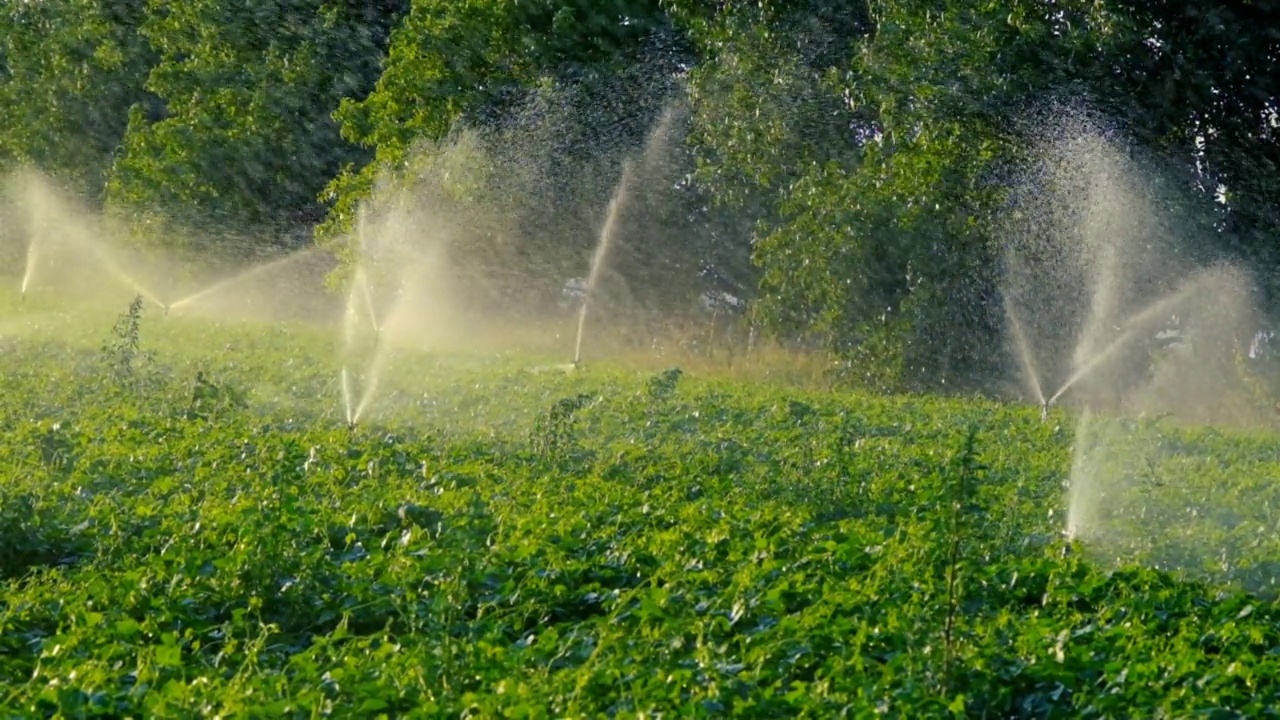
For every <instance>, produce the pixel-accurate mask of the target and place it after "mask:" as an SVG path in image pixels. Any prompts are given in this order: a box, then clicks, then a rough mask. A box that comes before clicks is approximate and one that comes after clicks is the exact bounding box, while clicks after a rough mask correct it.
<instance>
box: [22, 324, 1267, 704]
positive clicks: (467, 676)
mask: <svg viewBox="0 0 1280 720" xmlns="http://www.w3.org/2000/svg"><path fill="white" fill-rule="evenodd" d="M123 309H124V308H123V307H120V308H111V309H110V311H105V310H104V311H103V312H101V313H100V314H98V315H92V314H88V315H85V314H77V315H76V316H74V317H71V318H63V319H62V320H60V321H57V322H56V323H54V324H51V325H50V324H46V325H43V326H42V327H38V328H36V327H32V325H31V324H30V323H29V322H28V321H27V320H22V321H11V322H10V323H9V324H8V325H6V327H8V328H10V330H9V332H11V333H13V332H15V328H16V334H12V335H2V336H0V348H2V349H3V355H0V364H2V365H3V368H2V370H3V372H4V373H5V377H6V384H5V392H3V393H0V423H2V424H3V427H4V428H5V432H4V434H3V436H2V439H0V458H3V460H0V472H2V473H3V476H2V477H3V479H2V480H0V583H2V586H0V587H2V588H3V590H2V591H0V714H3V715H5V716H13V717H28V716H33V715H35V716H50V715H61V716H64V717H107V716H110V717H122V716H147V717H189V716H192V715H217V716H224V717H228V716H243V717H314V716H337V717H377V716H379V715H385V716H388V717H392V716H394V717H434V716H449V717H458V716H469V717H598V716H615V715H626V716H632V717H650V716H654V717H656V716H657V715H658V714H663V715H667V716H669V715H679V716H695V717H696V716H712V715H720V714H727V713H733V714H737V715H742V716H750V717H789V716H801V717H806V716H807V717H828V716H833V715H839V714H841V713H844V714H847V715H852V716H859V717H861V716H871V715H889V716H895V717H936V716H942V715H947V714H952V715H956V716H974V717H982V716H988V717H1051V716H1052V717H1058V716H1065V715H1071V716H1082V717H1131V716H1135V715H1141V716H1150V717H1188V716H1192V715H1197V714H1203V715H1206V716H1209V717H1260V716H1266V715H1267V713H1268V712H1270V713H1272V714H1274V712H1275V711H1274V708H1275V707H1277V705H1280V682H1278V679H1280V675H1278V673H1277V670H1278V669H1280V609H1278V608H1277V607H1276V605H1275V604H1274V602H1273V601H1272V600H1270V599H1269V597H1270V592H1271V588H1272V585H1273V583H1272V582H1271V577H1272V576H1271V573H1270V568H1273V567H1280V566H1277V565H1275V564H1274V563H1276V562H1277V561H1280V542H1277V537H1276V532H1275V522H1274V520H1273V519H1272V518H1271V513H1272V510H1271V508H1273V507H1275V501H1276V499H1277V493H1276V490H1275V489H1274V487H1273V484H1272V483H1271V482H1270V481H1269V479H1268V478H1270V477H1275V471H1276V470H1278V469H1280V467H1277V463H1280V442H1278V441H1277V439H1276V438H1275V437H1273V436H1270V435H1247V434H1240V433H1225V432H1221V431H1216V430H1211V429H1198V430H1197V429H1186V428H1181V429H1179V428H1171V427H1166V426H1164V425H1161V424H1156V423H1146V424H1126V422H1125V421H1111V422H1110V423H1104V424H1102V425H1099V426H1098V428H1099V429H1101V430H1102V431H1103V432H1102V436H1105V437H1107V438H1109V439H1110V440H1109V442H1108V443H1107V444H1106V445H1105V446H1099V447H1103V448H1104V449H1105V450H1106V452H1100V453H1096V454H1095V459H1094V460H1093V461H1092V462H1094V463H1095V464H1096V466H1097V468H1096V471H1097V472H1098V473H1100V474H1102V475H1106V476H1107V477H1125V475H1124V474H1125V473H1130V474H1133V473H1135V472H1137V471H1135V470H1134V468H1142V469H1143V470H1142V472H1145V473H1148V475H1145V476H1143V477H1148V478H1150V481H1149V482H1148V481H1145V480H1144V481H1142V482H1137V481H1126V482H1123V483H1119V482H1117V483H1114V484H1113V485H1112V486H1108V487H1111V488H1112V489H1111V493H1112V494H1111V495H1110V496H1109V500H1108V502H1107V503H1106V504H1105V506H1104V507H1103V509H1102V510H1100V511H1099V513H1100V514H1099V515H1098V518H1099V522H1100V523H1102V524H1101V525H1100V527H1105V528H1106V529H1107V530H1108V534H1107V535H1106V536H1105V537H1102V536H1100V537H1099V539H1098V540H1097V541H1096V542H1092V543H1091V542H1085V543H1082V544H1075V545H1068V544H1066V543H1065V542H1064V541H1063V540H1062V538H1061V529H1062V528H1063V526H1064V512H1065V508H1064V498H1065V494H1064V487H1065V483H1066V481H1067V478H1068V473H1069V470H1070V468H1071V463H1072V456H1071V448H1072V444H1073V442H1074V437H1073V436H1074V433H1073V432H1072V424H1071V418H1070V417H1068V416H1067V415H1065V414H1061V413H1059V414H1056V415H1054V417H1053V418H1052V421H1051V422H1049V423H1041V422H1040V421H1039V411H1038V409H1037V408H1031V407H1022V406H1015V405H1005V404H999V403H994V402H989V401H982V400H961V399H944V398H935V397H874V396H867V395H860V394H855V393H846V392H836V391H817V390H799V389H787V388H783V387H778V386H772V385H767V384H759V383H747V382H741V381H739V380H734V379H732V378H728V377H708V376H704V375H701V374H699V373H696V372H685V373H683V374H676V373H656V372H652V371H650V370H645V371H640V370H635V369H628V368H626V367H625V366H615V367H612V368H610V367H605V366H588V367H587V368H585V369H584V370H582V371H579V372H572V373H561V372H533V371H531V369H530V368H531V367H534V366H536V365H538V364H539V363H540V362H541V360H538V361H537V362H532V361H529V360H527V359H521V358H514V357H499V356H494V355H487V356H463V355H450V356H431V355H418V356H412V357H410V356H404V357H400V358H398V359H397V360H396V361H395V362H394V363H393V364H392V365H391V367H390V372H389V373H388V378H389V379H388V381H387V383H386V385H385V388H386V390H385V394H383V395H380V396H379V397H380V400H379V402H378V403H377V404H376V405H375V406H374V412H373V413H372V414H371V416H370V418H369V422H368V423H367V424H364V425H361V426H359V427H357V428H356V429H355V430H354V431H352V430H349V429H348V428H347V427H346V425H345V423H344V413H343V411H342V409H341V401H340V390H339V388H338V383H337V371H336V357H337V353H336V350H335V344H334V341H333V339H332V338H330V337H328V336H327V335H324V334H321V333H318V332H316V331H314V330H313V329H308V328H305V327H299V326H272V327H271V328H270V331H269V332H268V331H266V330H267V329H266V328H264V327H261V326H252V325H222V326H218V325H216V324H211V323H208V322H205V321H199V320H191V319H183V318H176V317H171V318H164V319H161V318H159V317H155V314H154V313H151V312H149V311H144V312H143V314H142V316H141V318H140V323H139V325H138V329H139V338H140V343H139V346H138V348H137V350H138V352H139V353H140V354H139V355H138V356H136V357H135V358H134V359H133V362H132V363H131V365H130V369H129V370H127V371H124V372H121V371H120V369H119V367H118V366H112V365H110V364H109V363H104V358H102V357H101V354H100V351H99V348H101V347H102V346H103V345H104V344H107V343H108V341H109V340H111V339H112V333H111V327H112V323H113V322H114V321H115V319H116V318H115V316H116V315H117V314H118V313H119V312H120V311H122V310H123ZM24 312H25V313H27V314H26V315H23V316H19V317H25V318H30V317H33V316H36V315H37V314H39V313H40V312H43V311H42V310H41V309H40V308H37V307H32V308H26V309H25V310H24ZM49 322H52V321H49ZM117 339H118V338H117ZM113 353H114V354H113V355H112V358H113V359H116V360H119V349H118V348H117V349H116V350H115V351H113ZM148 353H150V354H148ZM109 359H110V358H109ZM197 372H199V373H201V377H202V379H203V381H204V382H203V383H202V384H200V385H199V387H197V383H196V382H195V377H196V373H197ZM1134 458H1138V459H1139V460H1134ZM1139 474H1140V473H1139ZM1206 508H1208V510H1206ZM1192 509H1197V510H1199V511H1200V512H1199V514H1198V515H1195V516H1191V515H1189V512H1190V510H1192ZM1104 511H1105V512H1104ZM1189 517H1190V518H1191V520H1188V518H1189ZM1104 521H1105V522H1104ZM1171 529H1174V530H1176V532H1172V531H1171ZM1218 556H1221V559H1220V560H1218V561H1216V562H1215V563H1209V564H1205V563H1203V562H1199V561H1200V560H1202V559H1203V558H1205V557H1215V558H1217V557H1218ZM1193 560H1195V561H1196V562H1192V561H1193ZM1160 567H1163V568H1166V569H1168V570H1174V571H1176V572H1166V571H1163V570H1160V569H1157V568H1160Z"/></svg>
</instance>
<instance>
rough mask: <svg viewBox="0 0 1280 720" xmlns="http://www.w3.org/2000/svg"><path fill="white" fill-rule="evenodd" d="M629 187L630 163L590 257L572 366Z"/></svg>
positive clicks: (579, 356)
mask: <svg viewBox="0 0 1280 720" xmlns="http://www.w3.org/2000/svg"><path fill="white" fill-rule="evenodd" d="M630 187H631V161H630V160H624V161H623V163H622V176H621V177H620V178H618V185H617V187H615V188H614V190H613V197H612V198H610V199H609V209H608V212H607V214H606V215H605V220H604V227H602V228H601V229H600V241H599V242H598V243H596V249H595V252H594V253H592V255H591V268H590V270H589V271H588V273H587V286H586V288H585V289H584V290H583V298H582V307H580V308H579V309H578V336H577V340H576V341H575V342H574V346H573V364H574V366H575V367H576V366H578V365H580V364H581V363H582V335H583V331H584V330H585V329H586V326H587V309H588V307H589V306H590V305H591V300H592V298H593V297H594V296H595V291H596V286H597V285H599V284H600V274H601V272H602V271H603V269H604V261H605V259H606V258H607V257H608V256H609V248H610V247H612V246H613V242H614V238H615V237H616V236H617V224H618V216H619V215H620V214H621V211H622V207H623V205H624V203H625V202H626V198H627V193H628V192H629V191H630Z"/></svg>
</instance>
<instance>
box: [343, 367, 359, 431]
mask: <svg viewBox="0 0 1280 720" xmlns="http://www.w3.org/2000/svg"><path fill="white" fill-rule="evenodd" d="M341 378H342V406H343V409H344V410H346V415H347V424H348V425H355V424H356V421H355V416H354V415H353V413H352V409H351V376H350V374H348V373H347V369H346V368H345V367H344V368H342V375H341Z"/></svg>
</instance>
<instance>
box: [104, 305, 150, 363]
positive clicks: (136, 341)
mask: <svg viewBox="0 0 1280 720" xmlns="http://www.w3.org/2000/svg"><path fill="white" fill-rule="evenodd" d="M141 325H142V296H141V295H137V296H135V297H134V298H133V300H132V301H131V302H130V303H129V308H128V309H127V310H125V311H124V313H122V314H121V315H120V317H119V318H118V319H117V320H116V322H115V325H113V326H112V327H111V338H110V339H109V340H108V341H107V344H106V345H103V346H102V362H103V364H104V365H105V366H106V369H107V373H108V375H109V376H110V377H111V378H112V379H113V380H115V381H116V382H118V383H121V384H128V383H131V382H132V381H133V380H134V379H135V374H136V371H137V367H136V364H135V361H136V360H138V358H139V354H140V352H141V347H140V345H141V342H142V331H141Z"/></svg>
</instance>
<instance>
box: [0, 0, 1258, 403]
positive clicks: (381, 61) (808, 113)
mask: <svg viewBox="0 0 1280 720" xmlns="http://www.w3.org/2000/svg"><path fill="white" fill-rule="evenodd" d="M1278 5H1280V2H1276V1H1275V0H1256V1H1254V2H1244V3H1236V4H1232V5H1230V6H1210V5H1206V4H1204V3H1195V2H1191V1H1190V0H1169V1H1168V2H1160V3H1149V2H1136V1H1133V0H1055V1H1052V2H1051V1H1050V0H984V1H983V2H969V1H962V0H943V1H942V2H939V1H938V0H928V1H925V0H830V1H828V2H819V1H818V0H753V1H752V2H740V1H738V0H723V1H722V2H716V3H705V2H694V1H693V0H608V1H607V2H587V1H586V0H535V1H533V2H527V1H520V2H517V1H516V0H474V1H472V2H444V1H443V0H382V1H380V2H373V3H368V2H361V3H357V2H353V1H352V0H269V1H266V2H257V1H255V2H247V0H191V1H190V2H183V3H167V2H161V1H160V0H127V1H119V2H102V1H101V0H42V1H41V2H18V3H10V4H9V5H7V6H6V9H4V10H0V163H3V164H5V165H8V166H17V165H20V164H31V165H35V166H37V167H39V168H41V169H42V170H44V171H46V172H47V173H49V174H50V175H52V176H54V177H55V178H59V179H60V180H62V181H63V182H64V183H65V184H67V185H68V186H70V187H72V188H74V189H75V190H76V191H77V192H79V193H81V194H82V195H83V196H85V197H87V198H91V199H93V200H94V201H97V202H103V203H105V204H106V205H108V206H109V207H112V208H117V209H120V210H123V211H124V212H126V213H128V214H129V216H130V217H131V218H132V219H134V220H135V222H136V224H137V226H138V234H139V235H140V236H142V237H148V238H152V239H153V240H154V239H159V241H163V242H180V241H184V240H183V239H184V238H186V239H190V238H197V237H201V238H206V239H207V238H209V237H210V236H211V233H209V232H208V230H209V229H210V228H219V229H222V230H223V231H226V234H228V235H236V236H237V237H238V238H239V240H238V242H239V243H244V242H253V243H267V242H276V241H277V240H273V239H272V238H279V237H280V236H281V235H283V234H292V235H294V236H297V235H298V234H299V233H311V232H312V231H313V230H314V231H315V232H316V234H317V235H318V237H319V238H320V239H321V241H323V242H325V243H328V244H330V245H332V246H335V247H341V246H342V245H343V244H344V243H345V242H347V240H346V238H347V237H348V236H349V234H350V232H351V230H352V229H353V227H354V223H355V219H356V216H357V213H358V209H359V208H360V207H361V205H362V203H366V202H367V201H369V199H370V198H371V197H373V196H374V194H375V188H376V187H378V184H379V183H380V182H385V181H388V179H389V178H392V179H393V178H400V179H402V180H404V179H406V178H412V177H414V176H415V173H417V176H419V177H420V176H421V175H422V173H424V172H427V170H426V169H427V168H443V167H448V166H449V163H448V162H442V161H440V157H439V156H440V154H441V153H445V152H450V150H449V148H451V147H453V148H456V147H459V146H458V144H457V143H456V142H454V141H453V140H452V139H456V138H457V137H459V133H461V132H467V133H471V135H470V136H469V137H471V138H472V140H471V141H470V142H472V144H471V145H468V146H467V147H470V148H471V150H472V151H473V152H476V153H480V155H483V157H484V158H485V159H484V160H483V161H480V160H478V159H476V160H475V163H473V165H474V166H473V167H471V169H470V170H469V172H472V173H473V176H471V180H472V181H474V182H472V184H471V185H468V186H467V187H469V188H470V190H466V192H471V193H478V194H476V195H474V196H473V197H470V199H469V200H468V202H470V203H471V204H470V205H468V204H467V203H465V202H464V203H462V204H461V205H458V206H457V207H458V208H461V209H459V210H458V212H459V213H462V214H463V215H465V214H466V212H476V213H478V212H479V211H477V210H475V208H478V207H480V203H484V204H485V207H488V208H490V210H492V208H493V207H496V206H497V205H501V207H502V212H504V213H506V214H507V215H508V216H509V217H508V220H509V222H504V223H503V224H502V227H501V228H496V227H490V226H486V227H485V228H479V224H480V223H478V221H477V223H476V227H475V228H472V230H471V231H470V232H467V233H462V234H460V235H458V236H457V238H455V241H454V242H455V245H457V246H458V247H457V251H458V252H461V253H464V254H465V253H470V254H471V256H473V257H475V258H477V262H479V261H484V262H486V263H489V264H491V265H492V266H493V268H494V271H495V272H502V273H507V274H516V275H519V274H520V273H524V274H525V275H527V276H528V278H527V279H529V280H531V281H534V282H535V284H536V283H542V284H544V285H545V284H548V283H551V282H556V281H559V280H560V279H563V278H564V277H565V276H567V275H569V274H571V273H572V272H574V270H573V268H574V267H575V266H578V267H580V265H581V263H582V259H583V258H584V257H585V255H587V254H589V252H590V246H591V244H592V242H593V239H594V234H595V233H596V231H597V230H598V223H599V219H598V216H599V214H600V212H601V210H602V208H603V207H604V206H605V205H606V203H607V201H608V198H609V194H610V193H611V192H612V189H613V186H614V183H615V182H616V179H617V176H618V173H619V168H620V166H621V163H622V162H623V160H624V159H626V158H631V159H632V160H633V161H635V160H636V158H641V157H644V156H645V154H646V153H647V152H650V154H652V152H651V151H648V150H646V147H648V145H646V143H650V144H651V139H650V135H651V133H652V131H653V128H654V127H655V125H657V124H658V123H659V119H660V118H662V117H664V113H665V114H666V116H668V117H671V116H674V117H676V118H677V119H676V120H674V121H673V122H675V123H676V126H678V127H677V129H678V132H676V133H675V135H676V136H678V138H677V140H676V141H675V142H673V143H669V144H668V145H666V146H664V147H663V149H662V150H661V155H662V163H661V167H660V172H659V171H657V170H655V171H654V172H653V173H651V174H650V176H649V177H648V179H647V180H646V181H645V182H644V183H642V185H643V186H644V189H645V193H643V195H644V197H643V198H641V199H640V200H639V201H638V202H637V204H636V205H635V206H633V209H632V211H631V212H633V213H635V215H634V216H633V217H632V218H631V220H630V225H629V227H630V228H631V236H630V240H629V243H628V250H629V252H628V253H626V254H624V255H623V256H621V257H620V258H619V260H618V263H619V271H620V272H628V273H631V275H632V276H633V277H635V278H648V280H649V282H632V283H629V286H631V287H633V288H635V290H636V293H635V294H636V297H637V301H638V302H644V303H648V304H652V305H654V306H655V307H656V306H658V305H662V302H663V300H664V298H668V297H670V296H671V292H672V288H673V287H676V286H679V287H680V288H682V290H681V292H683V293H685V294H688V293H696V292H697V291H698V290H699V289H700V288H704V287H707V286H712V285H719V286H726V287H731V288H732V289H733V290H734V291H735V292H737V293H740V294H744V295H748V296H751V297H752V298H753V300H754V302H755V303H756V304H757V306H758V308H759V310H760V311H761V317H763V318H765V319H766V320H767V321H768V322H769V323H770V326H771V327H772V328H773V329H774V330H776V331H777V332H780V333H784V334H800V333H810V334H811V333H818V334H820V336H821V337H823V338H825V341H826V343H827V345H828V347H829V348H830V349H832V350H834V351H836V352H838V353H840V354H842V355H843V356H844V357H845V358H846V359H848V360H850V363H849V367H850V368H856V370H854V371H853V376H852V377H851V379H856V380H857V381H859V382H863V383H867V384H870V385H873V386H876V387H885V388H921V387H935V388H936V387H938V386H940V385H946V386H954V387H968V386H972V385H974V384H975V383H976V382H977V381H976V378H978V377H980V376H982V375H984V374H988V371H989V370H990V369H991V366H992V364H993V363H999V362H1003V360H1002V359H1000V358H999V357H997V354H996V353H993V352H992V351H991V348H992V347H993V341H994V340H995V339H996V338H997V336H998V335H999V334H1000V333H1001V332H1002V329H1001V321H1000V318H999V316H998V313H996V312H995V311H994V308H995V307H998V305H999V301H998V295H999V290H998V279H999V276H998V273H999V266H1000V243H1001V237H1000V233H1001V232H1002V227H1003V226H1002V223H1001V222H1000V218H1001V216H1002V214H1004V213H1006V212H1007V211H1008V208H1009V203H1010V197H1009V190H1010V179H1011V178H1012V177H1014V176H1015V175H1016V174H1017V172H1018V168H1019V167H1022V166H1023V165H1025V163H1026V162H1027V152H1028V148H1029V146H1030V143H1031V142H1032V141H1033V140H1034V138H1035V134H1036V133H1037V132H1038V128H1037V124H1036V120H1037V118H1040V119H1043V117H1044V115H1045V113H1046V112H1048V113H1050V114H1051V113H1053V112H1054V110H1053V108H1055V107H1066V106H1073V107H1085V108H1088V109H1089V111H1090V112H1093V113H1095V114H1096V115H1098V116H1099V117H1103V118H1105V119H1106V122H1107V123H1109V124H1110V125H1111V126H1113V127H1115V128H1116V129H1117V131H1118V132H1120V133H1122V134H1124V135H1125V136H1126V137H1128V138H1130V139H1132V141H1133V142H1134V143H1135V146H1136V147H1140V148H1142V149H1143V150H1144V151H1145V152H1149V153H1151V154H1152V155H1153V156H1154V157H1158V158H1160V160H1161V162H1163V163H1164V165H1165V166H1166V168H1167V173H1168V177H1170V178H1173V180H1174V184H1175V185H1177V186H1178V188H1179V190H1178V192H1179V193H1181V194H1180V195H1178V197H1180V198H1181V200H1179V202H1180V203H1181V204H1182V206H1183V209H1184V211H1185V212H1187V213H1189V214H1191V215H1195V216H1197V217H1203V218H1208V219H1209V224H1210V225H1212V226H1214V227H1215V230H1214V232H1216V233H1217V234H1218V236H1219V239H1218V240H1217V241H1216V242H1217V251H1218V252H1220V253H1222V254H1225V255H1230V256H1233V257H1236V258H1240V259H1243V260H1244V261H1246V262H1248V263H1250V264H1251V265H1252V266H1253V267H1254V268H1255V269H1257V270H1259V271H1260V273H1261V277H1262V278H1263V285H1264V288H1263V289H1264V291H1265V293H1266V294H1267V296H1268V298H1269V299H1270V300H1271V301H1272V302H1275V301H1277V300H1280V293H1278V292H1277V291H1280V273H1277V272H1275V270H1274V268H1275V267H1277V260H1280V248H1278V247H1277V242H1276V238H1277V230H1280V186H1278V185H1277V181H1276V179H1275V178H1276V177H1277V175H1276V166H1277V162H1278V161H1280V143H1278V142H1277V141H1278V140H1280V135H1278V133H1277V128H1278V127H1280V106H1278V105H1277V94H1278V93H1277V90H1278V88H1277V84H1278V83H1280V77H1277V76H1276V74H1275V73H1274V72H1273V68H1274V66H1275V62H1276V60H1277V58H1278V56H1280V30H1277V29H1276V26H1275V24H1274V23H1271V22H1269V19H1270V18H1274V17H1276V13H1275V11H1276V10H1277V9H1278V8H1277V6H1278ZM1055 103H1056V105H1055ZM1045 108H1049V109H1048V110H1046V109H1045ZM673 113H674V115H672V114H673ZM1037 113H1038V114H1037ZM452 152H458V150H452ZM653 152H656V151H653ZM480 155H476V156H473V159H475V158H479V157H480ZM427 156H429V157H434V158H435V159H434V160H432V159H429V157H428V159H424V157H427ZM655 167H656V166H655ZM654 173H656V174H654ZM457 187H462V186H457ZM455 189H457V188H455ZM463 199H464V200H465V199H466V198H463ZM467 207H470V208H472V210H471V211H465V208H467ZM455 219H457V218H455ZM460 222H462V224H466V221H465V218H463V219H462V220H461V221H460ZM231 230H234V232H231ZM213 235H217V233H213ZM245 238H251V239H252V240H246V239H245ZM575 264H576V265H575ZM646 293H647V295H646ZM668 304H669V303H668Z"/></svg>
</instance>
